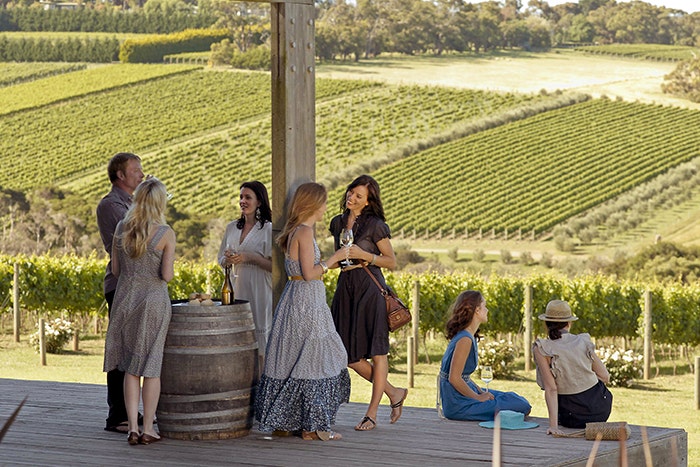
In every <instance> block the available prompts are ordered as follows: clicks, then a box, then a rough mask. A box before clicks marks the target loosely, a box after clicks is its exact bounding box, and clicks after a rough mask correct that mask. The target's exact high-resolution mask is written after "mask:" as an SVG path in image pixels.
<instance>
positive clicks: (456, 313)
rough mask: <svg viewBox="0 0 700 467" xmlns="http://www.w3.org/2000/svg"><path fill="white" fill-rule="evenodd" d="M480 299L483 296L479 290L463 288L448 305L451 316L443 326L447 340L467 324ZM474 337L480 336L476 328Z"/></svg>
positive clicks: (472, 317)
mask: <svg viewBox="0 0 700 467" xmlns="http://www.w3.org/2000/svg"><path fill="white" fill-rule="evenodd" d="M482 300H484V296H483V295H482V294H481V292H478V291H476V290H465V291H464V292H462V293H461V294H459V295H458V296H457V299H456V300H455V301H454V303H453V304H452V305H451V306H450V315H451V316H452V317H451V318H450V319H449V321H447V325H446V326H445V330H446V333H445V334H446V336H447V339H448V340H450V339H452V338H453V337H454V336H456V335H457V333H458V332H459V331H461V330H462V329H464V328H466V327H467V326H469V323H471V322H472V319H474V313H476V309H477V308H479V305H481V302H482ZM474 338H475V339H480V338H481V336H480V335H479V331H478V330H477V332H476V335H475V336H474Z"/></svg>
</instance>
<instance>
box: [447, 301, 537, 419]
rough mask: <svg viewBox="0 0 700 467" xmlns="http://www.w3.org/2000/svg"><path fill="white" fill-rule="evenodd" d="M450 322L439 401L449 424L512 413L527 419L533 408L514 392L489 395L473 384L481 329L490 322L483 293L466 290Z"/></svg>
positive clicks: (456, 302) (454, 305)
mask: <svg viewBox="0 0 700 467" xmlns="http://www.w3.org/2000/svg"><path fill="white" fill-rule="evenodd" d="M451 311H452V317H451V318H450V320H449V321H448V322H447V338H448V339H450V343H449V345H448V346H447V350H445V355H444V356H443V357H442V365H441V366H440V378H439V386H440V401H441V404H442V412H443V414H444V416H445V418H448V419H450V420H479V421H485V420H493V419H494V416H495V414H496V412H499V411H501V410H512V411H515V412H521V413H523V414H525V415H527V414H529V413H530V409H531V408H532V406H531V405H530V403H529V402H528V401H527V400H526V399H525V398H524V397H522V396H519V395H517V394H516V393H514V392H501V391H494V390H489V391H486V390H484V389H482V388H480V387H479V386H477V385H476V384H475V383H474V382H473V381H472V380H471V374H472V373H473V372H474V370H476V368H477V366H478V364H479V351H478V348H477V341H478V340H479V338H480V336H479V326H480V325H481V324H482V323H485V322H487V321H488V313H489V310H488V309H487V308H486V300H484V297H483V295H481V292H477V291H474V290H466V291H464V292H462V293H461V294H459V296H458V297H457V299H456V300H455V302H454V303H453V304H452V306H451Z"/></svg>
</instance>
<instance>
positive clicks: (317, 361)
mask: <svg viewBox="0 0 700 467" xmlns="http://www.w3.org/2000/svg"><path fill="white" fill-rule="evenodd" d="M326 198H327V194H326V189H325V188H324V187H323V185H319V184H318V183H305V184H303V185H301V186H300V187H299V188H298V189H297V191H296V193H295V194H294V197H293V198H292V202H291V204H290V208H289V214H288V216H287V217H288V219H287V223H286V224H285V226H284V229H283V230H282V232H281V233H280V235H279V237H278V238H277V242H278V243H279V245H280V247H281V248H282V249H283V250H284V251H285V260H284V262H285V268H286V270H287V274H288V275H289V281H288V282H287V285H286V286H285V288H284V291H283V292H282V295H281V296H280V301H279V303H278V305H277V309H276V311H275V315H274V318H273V322H272V331H271V333H270V337H269V340H268V343H267V356H266V358H265V370H264V372H263V375H262V377H261V379H260V384H259V386H258V392H257V394H256V397H255V417H256V419H257V420H258V421H259V422H260V425H259V429H260V431H263V432H265V431H274V430H278V431H291V432H299V434H300V435H301V437H302V438H303V439H306V440H324V441H328V440H338V439H340V438H341V435H340V434H339V433H335V432H334V431H332V430H331V425H333V424H334V423H335V416H336V413H337V411H338V408H339V407H340V404H342V403H344V402H347V401H348V398H349V397H350V376H349V375H348V370H347V368H346V366H347V358H348V356H347V353H346V352H345V347H344V346H343V342H342V341H341V340H340V336H339V335H338V333H337V332H336V330H335V325H334V324H333V319H332V317H331V310H330V308H329V307H328V304H327V303H326V288H325V286H324V284H323V281H322V280H321V276H322V275H323V274H324V273H325V272H326V271H327V270H328V267H327V266H326V263H325V262H323V261H321V253H320V251H319V249H318V245H317V244H316V239H315V238H314V231H313V226H314V224H315V223H316V222H317V221H319V220H321V219H322V218H323V213H324V212H325V211H326ZM344 254H345V252H344V250H339V251H338V252H336V253H334V255H333V256H331V257H330V258H328V261H329V262H337V261H339V260H340V259H341V257H344Z"/></svg>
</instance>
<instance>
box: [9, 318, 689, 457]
mask: <svg viewBox="0 0 700 467" xmlns="http://www.w3.org/2000/svg"><path fill="white" fill-rule="evenodd" d="M28 340H29V339H28V336H26V335H23V336H22V337H21V342H20V343H19V344H16V343H14V342H13V338H12V334H11V333H9V332H7V330H5V331H4V332H3V333H2V334H0V368H1V370H0V377H2V378H12V379H26V380H42V381H60V382H70V383H89V384H105V374H104V373H102V371H101V370H102V359H103V348H104V339H103V338H102V337H101V336H87V337H85V338H84V340H82V341H81V342H80V350H79V351H78V352H73V351H72V350H66V352H65V353H63V354H48V355H47V365H46V366H41V364H40V359H39V355H38V354H36V353H35V352H34V350H33V349H31V348H30V346H29V344H28ZM444 347H445V342H444V340H442V339H436V340H435V341H432V342H430V343H429V354H430V359H431V361H432V363H431V364H427V363H425V361H426V357H425V353H424V349H423V347H421V355H420V357H419V363H418V364H417V365H416V367H415V370H414V387H413V388H410V389H409V396H408V398H407V400H406V405H407V406H412V407H435V402H436V400H435V395H436V393H435V384H436V377H437V373H438V371H439V364H440V359H441V357H442V351H443V349H444ZM65 348H66V349H70V348H72V347H71V345H70V344H69V345H67V346H66V347H65ZM404 351H405V350H404ZM523 365H524V363H523V362H522V358H521V359H520V360H519V368H520V369H519V370H517V371H516V378H517V379H515V380H512V381H505V380H498V379H497V380H494V381H493V382H492V383H491V385H490V387H491V388H493V389H498V390H503V391H515V392H517V393H519V394H521V395H523V396H524V397H526V398H527V399H528V401H530V403H531V404H532V407H533V409H532V415H533V416H536V417H547V408H546V405H545V402H544V397H543V393H542V391H541V390H540V389H539V387H538V386H537V384H536V383H535V372H534V370H530V371H524V370H523ZM655 369H656V367H653V368H652V373H655ZM406 371H407V367H406V361H405V356H403V357H402V358H401V359H400V361H398V362H397V364H396V367H395V369H394V370H392V372H391V374H390V375H389V379H390V381H391V382H392V383H393V384H394V385H396V386H400V387H406V386H407V375H406ZM658 371H659V376H656V377H655V378H653V379H651V380H649V381H637V382H636V383H635V384H634V386H633V387H632V388H611V391H612V393H613V396H614V404H613V412H612V414H611V416H610V421H621V420H624V421H627V422H628V423H630V424H633V425H647V426H661V427H670V428H683V429H684V430H686V431H687V433H688V453H689V454H688V456H689V462H688V465H689V466H694V467H698V466H700V416H699V415H700V413H699V412H698V411H697V410H694V400H693V387H694V386H693V385H694V375H693V374H691V373H690V372H689V370H688V366H687V362H685V361H677V362H676V369H675V373H676V374H675V375H674V374H673V373H674V368H673V362H668V361H664V362H660V363H659V365H658ZM351 377H352V393H351V397H350V399H351V401H352V402H359V403H364V402H367V401H369V398H370V390H371V386H370V384H368V383H367V382H365V381H364V380H362V379H361V378H359V377H357V375H355V374H354V373H353V372H352V371H351ZM382 403H383V404H384V405H386V404H388V400H387V399H386V396H385V400H384V401H383V402H382ZM385 412H386V413H388V409H387V408H386V407H384V408H382V410H381V411H380V416H381V415H382V414H384V413H385ZM436 416H437V415H436ZM378 423H379V424H383V423H388V420H381V419H380V420H378Z"/></svg>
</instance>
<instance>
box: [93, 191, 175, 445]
mask: <svg viewBox="0 0 700 467" xmlns="http://www.w3.org/2000/svg"><path fill="white" fill-rule="evenodd" d="M133 197H134V200H133V202H132V205H131V207H130V208H129V210H128V211H127V213H126V216H125V217H124V220H122V221H121V222H119V224H117V228H116V230H115V235H114V242H113V245H112V273H113V274H114V275H115V276H116V277H117V278H118V281H117V290H116V293H115V295H114V304H113V310H112V313H111V318H110V321H109V327H108V328H107V337H106V340H105V359H104V371H110V370H113V369H115V368H118V369H119V370H121V371H124V372H125V373H126V374H125V377H124V399H125V403H126V411H127V416H128V420H129V434H128V437H127V441H128V442H129V444H131V445H134V444H151V443H153V442H156V441H158V440H160V436H159V435H158V433H157V432H156V431H155V430H154V428H153V420H154V418H155V413H156V407H157V405H158V399H159V398H160V370H161V366H162V363H163V349H164V347H165V337H166V334H167V332H168V326H169V324H170V315H171V307H170V297H169V296H168V281H170V280H171V279H172V278H173V275H174V266H173V263H174V260H175V233H174V232H173V230H172V229H171V228H170V226H168V225H167V224H166V223H165V206H166V204H167V200H168V193H167V191H166V189H165V185H163V183H162V182H161V181H160V180H158V179H157V178H149V179H147V180H145V181H143V182H141V184H140V185H139V186H138V188H136V191H134V196H133ZM141 377H143V389H142V387H141ZM141 398H142V399H143V432H142V433H140V432H139V426H138V408H139V400H140V399H141Z"/></svg>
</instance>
